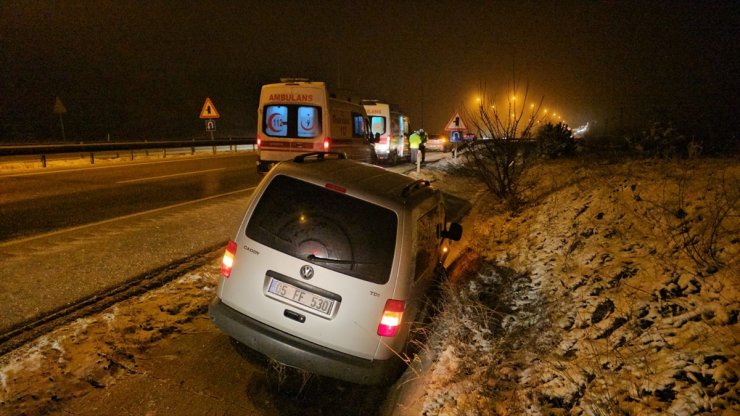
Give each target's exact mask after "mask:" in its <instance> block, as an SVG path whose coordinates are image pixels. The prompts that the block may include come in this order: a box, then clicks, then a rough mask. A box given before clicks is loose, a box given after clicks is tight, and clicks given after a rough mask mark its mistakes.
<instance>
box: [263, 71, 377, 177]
mask: <svg viewBox="0 0 740 416" xmlns="http://www.w3.org/2000/svg"><path fill="white" fill-rule="evenodd" d="M281 81H283V82H280V83H276V84H267V85H264V86H262V92H261V94H260V102H259V108H258V110H257V147H258V150H259V156H258V158H257V170H258V171H260V172H262V173H265V172H267V171H268V170H270V168H271V167H272V166H273V165H275V163H277V162H280V161H283V160H289V159H293V158H294V157H295V156H296V155H298V154H300V153H308V152H328V151H333V152H344V153H346V154H347V156H348V157H349V158H350V159H356V160H361V161H364V162H368V163H375V162H377V156H376V155H375V149H374V147H373V144H372V136H371V135H370V131H369V126H368V119H367V114H366V113H365V108H364V107H363V106H362V104H361V102H360V99H359V98H356V97H351V96H349V95H344V96H338V95H336V94H332V93H331V92H329V90H328V89H327V87H326V84H324V83H323V82H315V81H308V80H305V79H282V80H281Z"/></svg>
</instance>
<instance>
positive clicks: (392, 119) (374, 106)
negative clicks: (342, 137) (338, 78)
mask: <svg viewBox="0 0 740 416" xmlns="http://www.w3.org/2000/svg"><path fill="white" fill-rule="evenodd" d="M362 103H363V104H364V106H365V111H366V112H367V116H368V117H369V118H370V132H371V133H372V134H373V136H375V137H377V138H378V141H377V143H375V153H376V154H377V155H378V159H379V160H381V161H386V162H387V163H388V164H390V165H395V164H396V163H398V162H400V161H402V160H406V159H408V158H409V118H408V116H407V115H406V114H404V113H403V112H402V111H401V110H400V109H398V108H397V107H396V106H395V105H391V104H388V103H385V102H382V101H378V100H363V101H362Z"/></svg>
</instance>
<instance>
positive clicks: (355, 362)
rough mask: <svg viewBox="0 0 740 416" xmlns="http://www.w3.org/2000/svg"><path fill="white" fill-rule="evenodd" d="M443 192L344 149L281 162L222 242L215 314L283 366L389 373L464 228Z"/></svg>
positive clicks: (384, 376) (376, 380)
mask: <svg viewBox="0 0 740 416" xmlns="http://www.w3.org/2000/svg"><path fill="white" fill-rule="evenodd" d="M336 157H339V158H338V159H335V158H336ZM444 202H445V201H444V197H443V195H442V193H441V192H440V191H439V190H437V189H435V188H433V187H431V186H430V184H429V182H427V181H423V180H414V179H412V178H410V177H408V176H405V175H401V174H398V173H394V172H391V171H389V170H386V169H383V168H380V167H377V166H372V165H368V164H365V163H360V162H356V161H353V160H348V159H345V158H344V156H343V155H342V154H326V153H315V154H306V155H300V156H297V157H296V158H295V160H294V161H289V162H282V163H279V164H277V165H276V166H275V167H274V168H273V169H272V170H270V172H269V173H268V174H267V175H266V176H265V178H264V179H263V180H262V182H260V185H259V186H258V188H257V189H256V190H255V192H254V196H253V197H252V199H251V201H250V203H249V206H248V207H247V212H246V215H245V217H244V220H243V222H242V224H241V226H240V227H239V228H238V230H237V232H236V236H235V237H234V240H233V241H231V242H230V243H229V244H228V247H227V249H226V253H225V255H224V258H223V264H222V267H221V278H220V279H219V283H218V289H217V291H216V297H215V298H214V300H213V302H211V305H210V307H209V314H210V316H211V319H212V320H213V322H214V323H215V324H216V326H218V327H219V328H220V329H221V330H222V331H223V332H225V333H226V334H228V335H229V336H231V337H233V338H235V339H236V340H237V341H239V342H240V343H242V344H245V345H246V346H248V347H249V348H252V349H254V350H257V351H259V352H261V353H263V354H265V355H267V356H269V357H271V358H273V359H275V360H277V361H279V362H282V363H284V364H286V365H289V366H292V367H297V368H301V369H303V370H306V371H309V372H312V373H316V374H320V375H325V376H329V377H333V378H337V379H341V380H345V381H350V382H354V383H360V384H381V383H385V382H392V381H393V380H394V379H395V378H396V377H397V376H398V374H400V373H399V370H400V369H401V368H402V366H401V364H402V361H401V360H400V358H399V356H401V354H402V353H403V351H404V350H405V348H406V346H407V343H408V341H409V334H410V327H411V325H412V323H413V322H420V321H421V320H423V319H424V316H425V313H427V312H429V311H430V310H431V309H432V308H433V307H434V302H435V301H434V300H433V299H431V298H430V297H429V295H430V294H432V293H435V292H434V291H432V289H433V288H434V285H436V284H439V282H440V279H442V278H443V277H444V276H445V275H446V273H445V272H444V268H443V267H442V261H443V259H444V256H445V253H446V252H447V250H446V248H447V247H446V244H447V240H448V239H449V240H459V239H460V236H461V234H462V227H461V226H460V225H459V224H457V223H451V224H449V226H448V224H447V221H446V216H445V213H446V208H445V203H444Z"/></svg>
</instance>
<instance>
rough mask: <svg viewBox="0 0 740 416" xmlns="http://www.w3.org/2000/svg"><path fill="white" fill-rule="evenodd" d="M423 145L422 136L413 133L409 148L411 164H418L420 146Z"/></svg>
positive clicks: (410, 137)
mask: <svg viewBox="0 0 740 416" xmlns="http://www.w3.org/2000/svg"><path fill="white" fill-rule="evenodd" d="M420 144H421V136H420V135H419V132H416V131H415V132H413V133H411V136H409V148H410V149H411V155H410V156H411V163H416V158H417V157H418V153H419V145H420Z"/></svg>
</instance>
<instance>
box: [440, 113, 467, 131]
mask: <svg viewBox="0 0 740 416" xmlns="http://www.w3.org/2000/svg"><path fill="white" fill-rule="evenodd" d="M467 129H468V126H466V125H465V122H464V121H463V119H462V117H460V113H455V115H454V116H452V118H451V119H450V121H448V122H447V125H446V126H445V130H447V131H453V130H467Z"/></svg>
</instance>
